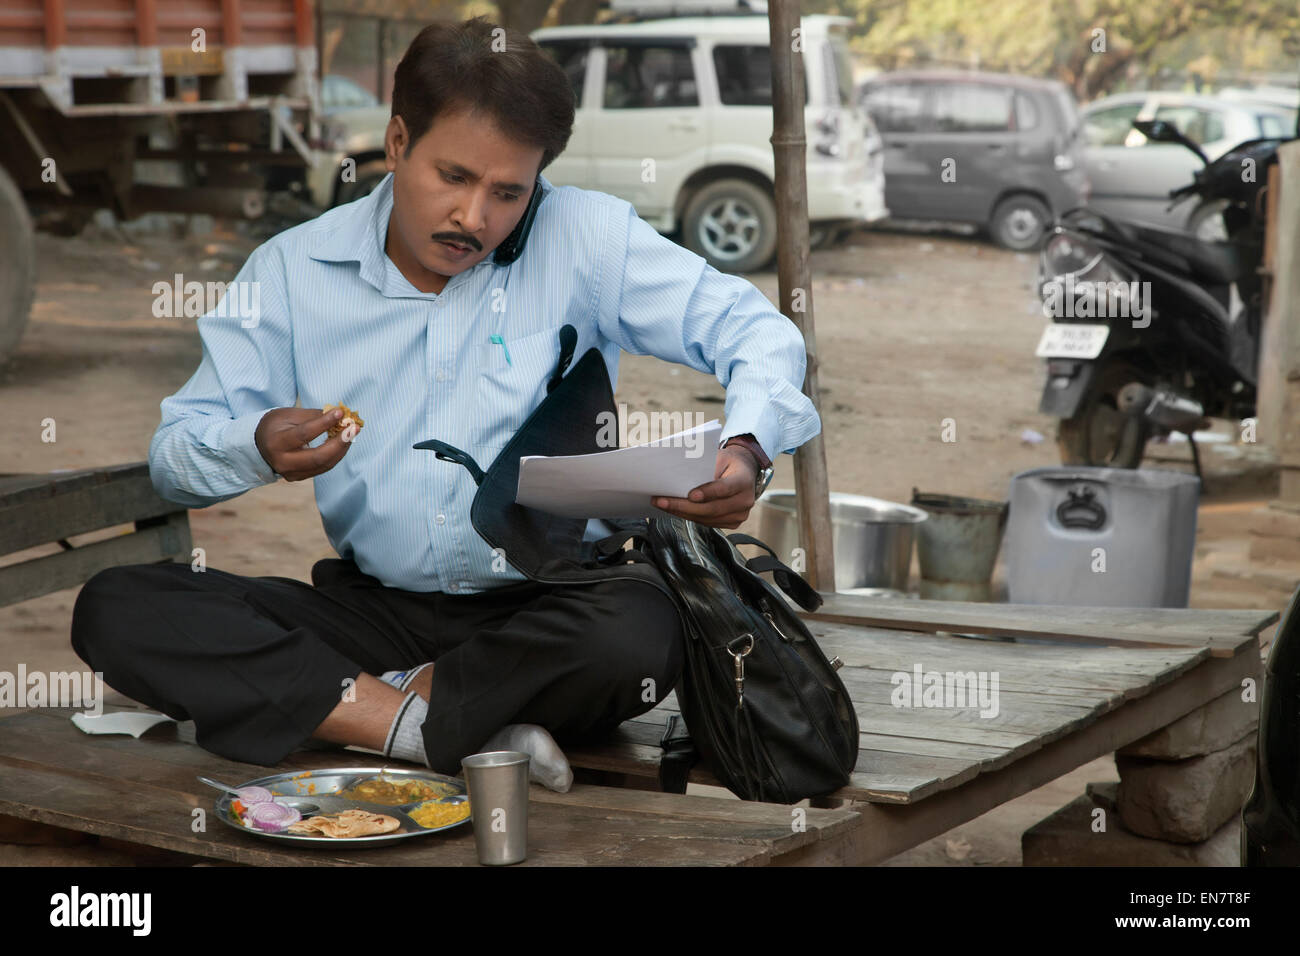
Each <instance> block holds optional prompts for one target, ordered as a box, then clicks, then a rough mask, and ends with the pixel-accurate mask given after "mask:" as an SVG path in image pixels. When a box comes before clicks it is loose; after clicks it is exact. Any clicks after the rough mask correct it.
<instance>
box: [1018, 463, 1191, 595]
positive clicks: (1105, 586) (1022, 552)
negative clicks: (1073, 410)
mask: <svg viewBox="0 0 1300 956" xmlns="http://www.w3.org/2000/svg"><path fill="white" fill-rule="evenodd" d="M1200 484H1201V483H1200V480H1199V479H1198V478H1196V477H1195V476H1194V475H1184V474H1181V473H1179V472H1174V471H1160V470H1155V469H1144V470H1138V471H1132V470H1128V469H1124V468H1086V467H1072V466H1058V467H1052V468H1036V469H1033V470H1031V471H1025V472H1021V473H1020V474H1018V475H1016V476H1015V477H1014V478H1012V479H1011V494H1010V505H1011V514H1010V517H1009V519H1008V521H1007V531H1006V539H1005V543H1004V546H1003V554H1004V556H1005V559H1006V563H1007V590H1008V592H1009V594H1008V596H1009V598H1010V600H1011V602H1012V603H1013V604H1070V605H1094V606H1099V607H1186V606H1187V597H1188V592H1189V591H1190V589H1191V580H1192V556H1193V553H1194V550H1195V543H1196V505H1197V501H1198V499H1199V497H1200Z"/></svg>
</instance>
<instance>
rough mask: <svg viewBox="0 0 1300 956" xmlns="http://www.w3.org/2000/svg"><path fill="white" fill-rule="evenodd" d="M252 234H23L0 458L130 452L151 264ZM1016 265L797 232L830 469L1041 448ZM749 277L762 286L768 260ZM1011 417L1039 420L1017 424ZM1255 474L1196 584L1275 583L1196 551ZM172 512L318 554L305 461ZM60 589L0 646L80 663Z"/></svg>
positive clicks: (256, 548) (170, 354)
mask: <svg viewBox="0 0 1300 956" xmlns="http://www.w3.org/2000/svg"><path fill="white" fill-rule="evenodd" d="M255 245H256V243H255V242H254V241H253V240H251V239H250V238H248V237H246V236H244V235H242V234H239V233H237V232H235V231H231V230H228V229H225V228H223V227H221V226H218V228H217V230H216V231H214V232H211V233H207V234H205V235H201V236H197V237H190V238H177V237H172V236H159V235H152V236H149V235H140V236H135V237H126V236H122V235H120V234H115V233H113V232H104V231H102V230H100V231H97V230H95V228H94V227H93V226H92V227H91V229H90V230H89V231H88V232H87V233H83V235H82V236H80V237H77V238H72V239H57V238H54V237H50V236H41V237H40V238H39V245H38V251H39V261H40V264H41V266H40V268H41V272H40V277H39V285H38V289H37V296H36V306H35V309H34V312H33V315H32V322H31V325H30V328H29V330H28V332H27V334H26V337H25V338H24V339H23V342H22V344H21V346H20V349H19V351H18V352H17V354H16V355H15V357H14V358H13V359H12V360H11V362H10V363H9V364H8V365H7V366H6V367H4V368H2V369H0V395H2V396H3V398H4V405H5V410H6V416H5V417H6V419H7V421H8V422H9V432H10V434H9V440H8V441H7V442H5V445H4V449H5V451H4V457H3V460H2V461H0V471H2V472H48V471H54V470H56V469H80V468H87V467H92V466H99V465H109V464H115V463H121V462H129V461H141V460H144V459H146V458H147V451H148V445H149V440H150V438H151V436H152V434H153V431H154V429H155V427H156V426H157V424H158V421H159V409H158V404H159V402H160V401H161V399H162V398H164V397H165V396H167V395H169V394H171V393H172V392H174V391H175V390H176V389H177V388H179V387H180V386H181V385H182V384H183V383H184V382H185V381H186V380H187V379H188V378H189V377H190V375H191V374H192V373H193V371H194V370H195V368H196V367H197V365H198V362H199V359H200V356H201V350H200V341H199V338H198V335H197V332H196V330H195V328H194V325H193V321H192V320H188V321H187V320H184V319H157V318H154V317H153V316H152V315H151V310H150V306H151V304H152V301H153V295H152V292H151V287H152V285H153V283H154V282H155V281H158V280H160V279H162V280H170V279H171V277H172V276H173V274H174V273H176V272H183V273H185V274H186V278H187V279H188V278H199V279H201V280H204V281H206V280H209V279H211V280H227V279H230V278H232V277H233V275H234V273H235V271H236V269H237V268H238V266H239V264H241V263H242V262H243V260H244V258H245V257H246V255H247V254H248V252H249V251H250V250H251V249H252V248H253V247H254V246H255ZM1033 269H1034V262H1033V259H1032V257H1030V256H1026V255H1019V254H1014V253H1009V252H1006V251H1003V250H1000V249H995V248H993V247H992V246H990V245H988V244H986V243H984V242H982V241H979V240H977V239H974V238H969V239H968V238H962V237H956V236H950V235H948V236H945V235H926V234H917V233H887V232H870V233H862V234H859V235H857V236H855V237H853V239H852V240H851V241H850V242H849V243H847V244H845V245H842V246H840V247H838V248H836V249H832V250H828V251H825V252H818V253H814V255H813V271H814V276H815V279H814V284H813V296H812V305H813V308H814V315H815V322H816V333H817V342H818V349H819V352H820V355H821V362H822V366H821V386H822V395H821V413H822V417H823V424H824V434H825V438H826V454H827V464H828V469H829V475H830V485H831V488H832V489H833V490H835V491H843V492H852V493H858V494H869V495H874V496H877V497H881V498H886V499H891V500H895V501H907V500H908V499H909V497H910V495H911V491H912V488H913V487H914V486H919V487H920V488H921V489H922V490H924V491H940V492H950V493H955V494H963V495H973V496H982V497H997V498H1002V497H1004V496H1005V494H1006V491H1007V486H1008V481H1009V479H1010V478H1011V477H1012V476H1013V475H1014V474H1016V473H1017V472H1020V471H1023V470H1025V469H1028V468H1033V467H1037V466H1042V465H1053V464H1057V458H1056V451H1055V447H1054V445H1053V444H1052V441H1051V436H1052V433H1053V432H1052V425H1053V423H1052V421H1051V420H1049V419H1047V418H1045V417H1044V416H1041V415H1039V414H1037V412H1036V408H1037V404H1038V392H1039V389H1040V387H1041V379H1042V372H1041V368H1040V364H1039V362H1038V361H1037V360H1036V359H1035V358H1034V357H1033V350H1034V346H1035V344H1036V342H1037V339H1038V336H1039V333H1040V331H1041V328H1042V325H1043V321H1044V320H1043V319H1042V317H1041V314H1040V313H1038V311H1037V308H1036V305H1035V302H1034V299H1033V294H1032V288H1031V280H1032V278H1033ZM751 278H752V281H754V283H755V284H756V285H757V286H758V287H759V288H760V289H761V290H762V291H763V292H764V293H765V294H766V295H767V296H768V297H769V299H773V300H775V299H776V296H777V282H776V276H775V274H761V275H755V276H753V277H751ZM722 395H723V390H722V388H721V387H720V386H719V384H718V383H717V381H716V380H715V379H713V378H711V377H709V376H706V375H702V374H699V373H697V372H695V371H693V370H691V369H687V368H684V367H679V366H673V365H668V364H666V363H663V362H661V361H660V360H658V359H654V358H650V357H634V356H624V359H623V362H622V366H621V375H620V380H619V382H618V389H617V400H618V401H621V402H627V403H628V405H629V407H631V408H633V409H643V410H650V409H653V408H656V407H658V408H664V409H671V410H681V411H687V410H690V411H695V410H699V411H703V412H705V413H706V415H707V416H708V417H714V416H719V417H720V415H721V405H720V404H719V402H720V400H721V398H722ZM46 418H53V419H54V420H55V421H56V423H57V441H55V442H52V443H45V442H42V441H41V438H40V435H41V429H42V425H41V422H42V420H43V419H46ZM947 418H951V419H953V420H954V422H955V428H956V438H957V440H956V441H955V442H944V441H942V440H941V428H942V423H943V420H944V419H947ZM1027 429H1028V430H1032V431H1036V432H1038V433H1039V434H1041V435H1043V436H1046V437H1047V440H1046V441H1043V442H1041V443H1037V444H1034V443H1031V442H1026V441H1024V440H1022V433H1023V432H1025V431H1026V430H1027ZM1170 454H1171V455H1175V456H1176V455H1177V454H1178V453H1177V451H1176V450H1174V451H1171V452H1170ZM792 486H793V477H792V469H791V459H790V457H789V456H782V458H781V459H780V460H779V461H778V464H777V473H776V478H775V480H774V482H773V487H792ZM1266 486H1267V482H1264V484H1263V485H1262V486H1261V485H1259V484H1258V483H1257V484H1255V485H1247V486H1244V487H1246V488H1247V492H1246V493H1245V494H1247V497H1245V498H1243V494H1244V493H1243V492H1242V490H1241V489H1242V487H1243V486H1241V485H1240V484H1238V485H1236V486H1234V488H1235V489H1236V493H1235V494H1228V495H1222V494H1221V495H1219V496H1218V497H1217V498H1214V497H1212V498H1210V499H1209V500H1207V501H1206V503H1205V504H1204V505H1203V507H1202V512H1201V526H1200V536H1199V538H1198V557H1197V570H1196V579H1195V585H1194V590H1193V600H1192V603H1193V605H1194V606H1254V607H1268V608H1278V607H1280V606H1281V604H1282V598H1283V597H1284V595H1285V593H1286V591H1288V590H1289V588H1287V587H1284V585H1285V582H1286V581H1287V580H1289V581H1290V582H1291V584H1292V586H1293V585H1294V580H1295V576H1294V575H1292V574H1291V569H1281V570H1279V571H1277V573H1276V575H1275V576H1276V577H1279V578H1280V579H1281V583H1279V584H1277V585H1276V586H1274V587H1263V588H1261V587H1259V586H1248V585H1245V584H1240V585H1233V584H1232V580H1233V579H1232V578H1231V576H1230V575H1229V576H1228V577H1226V578H1225V577H1224V575H1223V574H1217V575H1216V573H1215V568H1216V567H1219V566H1220V565H1225V566H1226V565H1234V562H1239V561H1240V560H1242V558H1243V555H1244V544H1243V542H1244V538H1243V537H1242V532H1241V530H1240V522H1241V517H1242V515H1243V514H1244V513H1245V512H1246V511H1248V510H1249V509H1250V508H1252V507H1254V506H1255V504H1257V503H1258V502H1257V501H1255V500H1251V498H1250V496H1249V493H1251V492H1253V495H1254V497H1255V498H1258V499H1264V498H1267V497H1268V496H1269V495H1268V489H1267V487H1266ZM1261 489H1262V490H1261ZM1230 490H1231V489H1230ZM190 520H191V525H192V528H193V534H194V541H195V544H196V545H201V546H203V547H204V548H205V549H206V550H207V560H208V563H209V565H211V566H213V567H217V568H221V569H222V570H226V571H231V572H235V573H240V574H246V575H285V576H291V577H297V578H300V579H303V580H310V569H311V566H312V564H313V563H314V562H315V561H316V560H318V559H320V558H322V557H331V556H333V551H332V549H331V548H330V546H329V544H328V542H327V541H326V539H325V536H324V533H323V531H322V530H321V525H320V519H319V516H318V514H317V512H316V510H315V506H314V500H313V496H312V489H311V487H310V485H309V484H307V483H293V484H291V483H288V482H280V483H278V484H276V485H272V486H269V487H265V488H261V489H258V490H256V491H254V492H252V493H249V494H247V495H244V496H241V497H240V498H237V499H234V500H232V501H229V502H225V503H222V504H220V505H217V506H214V507H212V508H208V509H204V510H199V511H193V512H191V515H190ZM751 524H752V522H751ZM746 530H753V529H752V528H747V529H746ZM101 536H103V535H91V536H85V537H83V538H79V539H74V542H73V543H74V544H79V543H83V541H85V540H92V539H93V538H95V537H101ZM50 550H53V546H51V548H50V549H43V550H40V551H32V552H26V553H24V554H23V555H21V556H13V557H10V558H5V559H0V563H9V562H10V561H12V560H16V559H17V558H18V557H23V558H26V557H31V556H35V555H36V554H39V553H47V552H48V551H50ZM1234 566H1235V565H1234ZM1225 582H1226V583H1225ZM75 596H76V592H75V591H74V590H67V591H62V592H58V593H55V594H51V595H47V596H45V597H42V598H39V599H36V600H33V601H29V602H26V603H24V604H21V605H18V606H13V607H8V608H0V666H3V667H12V666H13V664H12V663H11V664H4V663H3V662H5V661H8V662H17V661H24V662H26V663H27V666H28V668H29V669H39V670H55V669H64V668H73V669H80V667H81V666H82V665H81V662H80V661H79V660H78V659H77V658H76V656H75V655H74V654H73V652H72V650H71V648H70V647H69V644H68V630H69V622H70V619H71V613H72V605H73V601H74V599H75ZM1106 779H1116V774H1115V768H1114V762H1113V760H1111V759H1110V758H1106V759H1103V760H1099V761H1095V762H1094V763H1092V764H1089V765H1088V766H1086V767H1083V768H1080V769H1079V770H1076V771H1075V772H1074V773H1072V774H1069V775H1068V776H1066V777H1063V778H1061V779H1060V780H1058V781H1056V782H1054V783H1053V784H1051V785H1049V786H1047V787H1044V788H1042V789H1040V790H1037V791H1034V792H1033V793H1030V794H1026V795H1025V796H1023V797H1021V798H1019V799H1018V800H1015V801H1012V802H1011V803H1008V804H1006V805H1004V806H1003V807H1000V808H999V809H997V810H995V811H993V812H991V813H989V814H986V815H985V816H983V817H980V818H979V819H977V820H975V821H972V822H971V823H969V824H967V825H965V826H963V827H960V828H958V829H957V830H954V831H952V832H951V833H948V834H945V835H943V836H941V837H939V838H937V839H935V840H933V841H930V842H929V843H927V844H924V845H922V846H921V847H918V848H916V849H915V850H913V851H911V852H909V853H908V854H905V855H903V856H902V857H898V858H896V859H895V860H894V861H893V862H894V863H897V864H915V863H924V864H946V865H989V864H994V865H996V864H1003V865H1008V864H1009V865H1016V864H1018V863H1019V862H1020V842H1019V841H1020V834H1021V832H1023V830H1024V829H1026V828H1027V827H1028V826H1030V825H1032V824H1033V823H1034V822H1036V821H1038V820H1039V819H1041V818H1042V817H1044V816H1046V815H1048V814H1049V813H1051V812H1052V811H1054V810H1056V809H1058V808H1059V807H1060V806H1062V805H1063V804H1065V803H1067V802H1068V801H1069V800H1071V799H1072V798H1073V797H1075V796H1078V795H1079V794H1080V793H1082V792H1083V787H1084V784H1085V783H1086V782H1088V781H1093V780H1106ZM50 853H51V854H54V855H53V856H49V855H47V856H46V857H42V856H41V855H40V854H36V855H32V854H31V853H30V852H27V851H23V856H22V857H21V858H22V860H24V861H30V862H36V861H38V859H45V858H48V859H54V858H56V857H57V853H55V852H54V851H53V850H51V851H50ZM115 860H116V858H114V857H111V856H109V855H105V856H103V857H101V858H100V862H114V861H115ZM18 861H19V860H18V859H17V858H15V859H14V860H13V862H18Z"/></svg>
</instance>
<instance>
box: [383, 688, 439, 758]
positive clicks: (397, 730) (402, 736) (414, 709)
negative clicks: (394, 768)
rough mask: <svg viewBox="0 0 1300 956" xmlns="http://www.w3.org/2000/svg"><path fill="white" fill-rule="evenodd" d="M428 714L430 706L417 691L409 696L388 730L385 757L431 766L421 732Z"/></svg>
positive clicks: (398, 709) (404, 700)
mask: <svg viewBox="0 0 1300 956" xmlns="http://www.w3.org/2000/svg"><path fill="white" fill-rule="evenodd" d="M428 714H429V705H428V704H427V703H426V702H425V700H424V698H422V697H421V696H420V695H419V694H417V693H416V692H415V691H411V692H410V693H409V694H407V695H406V697H405V699H403V701H402V706H400V707H399V708H397V716H396V717H394V718H393V725H392V726H391V727H389V728H388V737H387V739H386V740H385V741H384V756H386V757H396V758H397V759H398V760H409V761H411V762H412V763H418V764H423V765H424V766H426V767H427V766H429V758H428V757H427V756H426V755H425V752H424V734H423V733H422V732H421V730H420V728H421V727H422V726H423V725H424V719H425V717H427V716H428Z"/></svg>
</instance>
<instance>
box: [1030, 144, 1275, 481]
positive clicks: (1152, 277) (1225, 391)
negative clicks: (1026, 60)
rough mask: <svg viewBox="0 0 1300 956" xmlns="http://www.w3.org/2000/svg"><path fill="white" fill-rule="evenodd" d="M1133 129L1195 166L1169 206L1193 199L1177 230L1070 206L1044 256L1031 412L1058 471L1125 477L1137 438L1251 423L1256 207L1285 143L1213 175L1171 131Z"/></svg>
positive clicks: (1139, 448) (1236, 159)
mask: <svg viewBox="0 0 1300 956" xmlns="http://www.w3.org/2000/svg"><path fill="white" fill-rule="evenodd" d="M1133 125H1134V126H1135V127H1136V128H1137V129H1138V130H1140V131H1141V132H1142V133H1143V134H1144V135H1145V136H1146V137H1147V138H1148V139H1150V140H1152V141H1155V142H1167V143H1179V144H1181V145H1183V146H1186V147H1187V148H1188V149H1190V150H1192V151H1193V152H1195V153H1196V154H1197V155H1198V156H1199V157H1200V158H1201V160H1202V161H1203V162H1205V163H1206V166H1205V168H1204V169H1202V170H1200V171H1198V172H1197V173H1196V176H1195V179H1194V181H1193V182H1191V183H1189V184H1187V185H1186V186H1183V187H1180V188H1179V189H1176V190H1174V191H1173V192H1171V193H1170V199H1171V200H1172V203H1171V206H1170V208H1173V207H1174V206H1177V205H1178V204H1180V203H1183V202H1186V201H1189V200H1191V199H1193V198H1194V199H1196V200H1198V202H1197V204H1196V206H1195V207H1194V208H1193V209H1192V211H1191V213H1190V214H1189V217H1188V230H1187V231H1185V232H1176V231H1172V230H1168V229H1161V228H1157V227H1155V226H1148V225H1143V224H1140V223H1131V222H1120V221H1117V220H1114V219H1111V218H1108V217H1106V216H1102V215H1100V214H1098V213H1096V212H1093V211H1091V210H1089V209H1086V208H1079V209H1074V210H1071V211H1069V212H1067V213H1065V214H1064V215H1063V216H1062V217H1061V220H1060V222H1059V223H1058V224H1057V225H1056V227H1055V228H1054V230H1053V231H1052V233H1051V236H1050V237H1049V239H1048V240H1047V242H1046V243H1045V244H1044V246H1043V251H1042V253H1041V255H1040V257H1039V276H1038V278H1039V284H1038V288H1039V290H1040V294H1041V296H1042V300H1043V308H1044V312H1045V313H1046V314H1047V315H1048V316H1049V318H1051V319H1052V324H1051V325H1049V326H1048V327H1047V328H1046V329H1045V330H1044V332H1043V336H1042V338H1041V339H1040V341H1039V344H1038V350H1037V354H1038V356H1039V357H1040V358H1043V359H1045V360H1046V363H1047V381H1046V383H1045V385H1044V387H1043V396H1042V401H1041V402H1040V404H1039V411H1040V412H1043V413H1044V414H1048V415H1054V416H1056V417H1057V418H1059V419H1060V426H1059V430H1058V432H1057V442H1058V444H1059V446H1060V451H1061V461H1062V462H1063V463H1064V464H1067V465H1102V466H1111V467H1118V468H1136V467H1137V466H1138V465H1139V464H1140V463H1141V461H1142V456H1143V453H1144V451H1145V448H1146V443H1147V440H1148V439H1149V438H1152V437H1155V436H1158V435H1168V434H1169V433H1170V432H1173V431H1179V432H1184V433H1186V434H1187V435H1188V436H1189V438H1190V436H1191V434H1192V433H1193V432H1194V431H1196V430H1198V429H1200V428H1203V427H1204V426H1205V425H1206V424H1207V423H1206V419H1207V418H1209V417H1215V418H1227V419H1232V420H1234V421H1238V422H1240V421H1242V420H1243V419H1248V418H1252V417H1254V415H1255V400H1256V382H1257V374H1258V365H1259V341H1260V326H1261V321H1262V311H1263V307H1262V288H1261V277H1260V275H1259V272H1258V270H1259V265H1260V263H1261V262H1262V260H1263V248H1264V209H1263V205H1262V203H1263V198H1264V194H1265V186H1266V184H1267V181H1268V166H1269V165H1271V164H1272V163H1274V162H1276V161H1277V157H1276V153H1277V147H1278V144H1279V143H1281V142H1283V140H1280V139H1260V140H1251V141H1248V142H1245V143H1242V144H1240V145H1239V146H1237V147H1235V148H1234V149H1232V150H1231V151H1229V152H1228V153H1226V154H1224V155H1223V156H1222V157H1220V158H1219V159H1217V160H1215V161H1214V162H1212V163H1211V162H1209V161H1208V157H1206V155H1205V153H1204V152H1203V151H1202V150H1201V148H1200V147H1199V146H1198V145H1197V144H1196V143H1194V142H1193V141H1192V140H1190V139H1188V138H1187V137H1185V136H1184V135H1183V134H1182V133H1180V132H1179V131H1178V129H1177V128H1176V127H1174V126H1173V125H1172V124H1170V123H1166V122H1164V121H1162V120H1139V121H1136V122H1134V124H1133ZM1192 451H1193V454H1194V455H1195V454H1196V445H1195V443H1194V442H1193V443H1192ZM1198 470H1199V459H1198Z"/></svg>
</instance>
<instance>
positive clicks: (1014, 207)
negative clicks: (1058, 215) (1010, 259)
mask: <svg viewBox="0 0 1300 956" xmlns="http://www.w3.org/2000/svg"><path fill="white" fill-rule="evenodd" d="M1051 224H1052V213H1051V211H1050V210H1048V208H1047V207H1046V206H1045V205H1043V203H1042V202H1040V201H1039V200H1037V199H1035V198H1034V197H1033V196H1024V195H1020V196H1008V197H1007V198H1006V199H1004V200H1002V201H1001V202H1000V203H998V205H997V208H995V209H994V210H993V217H992V218H991V219H990V220H989V234H990V235H991V236H992V237H993V241H994V242H996V243H997V244H998V245H1000V246H1002V247H1003V248H1006V249H1014V250H1015V251H1016V252H1027V251H1028V250H1030V249H1037V248H1038V247H1039V246H1040V245H1042V243H1043V236H1045V235H1046V234H1047V229H1048V227H1049V226H1050V225H1051Z"/></svg>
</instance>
